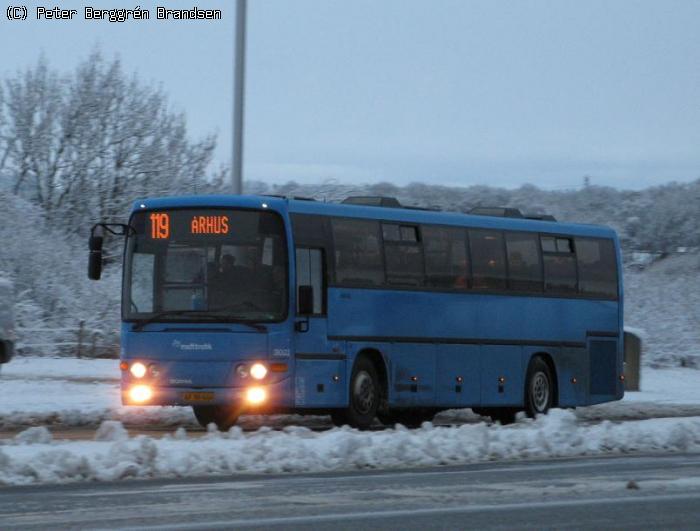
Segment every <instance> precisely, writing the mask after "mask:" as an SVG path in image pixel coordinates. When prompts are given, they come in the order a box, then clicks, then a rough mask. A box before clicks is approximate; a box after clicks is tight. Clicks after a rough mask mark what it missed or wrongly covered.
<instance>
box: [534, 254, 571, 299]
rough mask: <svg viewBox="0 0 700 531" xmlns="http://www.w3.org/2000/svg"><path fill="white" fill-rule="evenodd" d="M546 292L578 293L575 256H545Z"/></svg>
mask: <svg viewBox="0 0 700 531" xmlns="http://www.w3.org/2000/svg"><path fill="white" fill-rule="evenodd" d="M542 258H543V260H544V284H545V291H548V292H556V293H576V262H575V261H574V255H568V256H567V255H564V254H545V255H544V256H543V257H542Z"/></svg>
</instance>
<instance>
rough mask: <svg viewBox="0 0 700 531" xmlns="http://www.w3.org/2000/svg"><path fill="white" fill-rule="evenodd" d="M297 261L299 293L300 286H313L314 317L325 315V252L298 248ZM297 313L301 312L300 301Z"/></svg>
mask: <svg viewBox="0 0 700 531" xmlns="http://www.w3.org/2000/svg"><path fill="white" fill-rule="evenodd" d="M296 260H297V262H296V270H297V293H299V286H311V287H312V288H313V290H314V310H313V313H314V315H320V314H323V313H325V311H324V307H323V251H321V249H306V248H299V247H297V249H296ZM297 311H299V302H298V300H297Z"/></svg>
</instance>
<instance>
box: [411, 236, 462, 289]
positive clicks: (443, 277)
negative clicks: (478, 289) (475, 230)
mask: <svg viewBox="0 0 700 531" xmlns="http://www.w3.org/2000/svg"><path fill="white" fill-rule="evenodd" d="M421 231H422V234H423V249H424V251H425V274H426V279H425V285H426V286H429V287H431V288H440V289H456V290H464V289H467V288H468V287H469V282H468V280H469V262H468V260H467V231H466V230H464V229H460V228H457V227H430V226H427V227H426V226H423V227H422V229H421Z"/></svg>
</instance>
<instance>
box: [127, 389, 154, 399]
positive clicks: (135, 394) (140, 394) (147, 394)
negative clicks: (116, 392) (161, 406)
mask: <svg viewBox="0 0 700 531" xmlns="http://www.w3.org/2000/svg"><path fill="white" fill-rule="evenodd" d="M152 396H153V391H151V388H150V387H148V386H147V385H135V386H134V387H132V388H131V389H129V398H131V401H132V402H139V403H140V402H148V401H149V400H150V399H151V397H152Z"/></svg>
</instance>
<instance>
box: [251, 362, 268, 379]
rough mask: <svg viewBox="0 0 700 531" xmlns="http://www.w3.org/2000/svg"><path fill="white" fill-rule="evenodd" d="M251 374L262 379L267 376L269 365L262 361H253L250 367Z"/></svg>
mask: <svg viewBox="0 0 700 531" xmlns="http://www.w3.org/2000/svg"><path fill="white" fill-rule="evenodd" d="M250 375H251V376H252V377H253V378H255V379H256V380H262V379H263V378H265V376H267V367H265V366H264V365H263V364H262V363H253V365H252V366H251V368H250Z"/></svg>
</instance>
